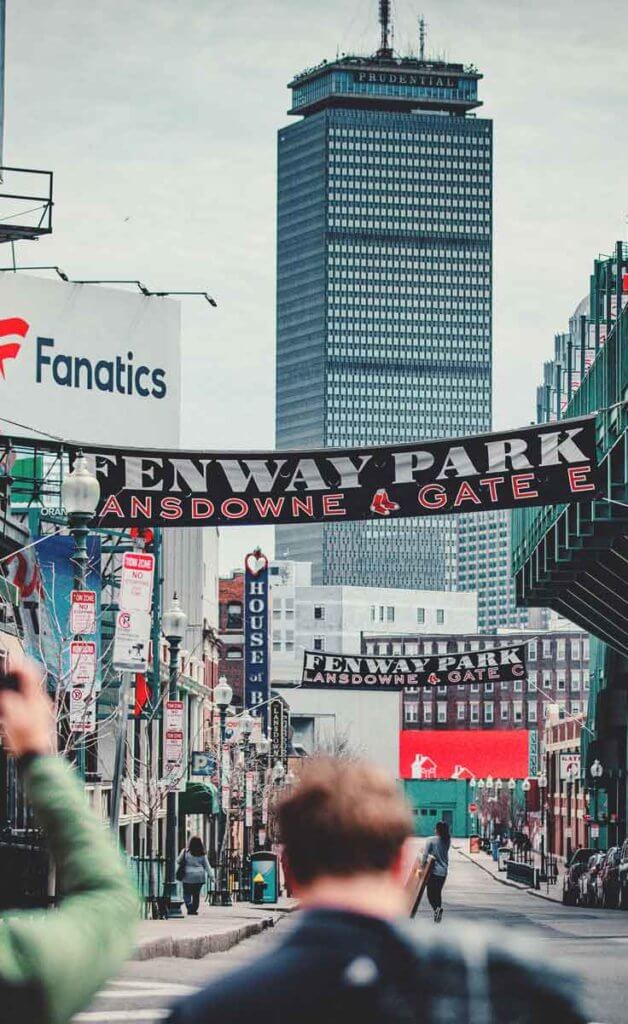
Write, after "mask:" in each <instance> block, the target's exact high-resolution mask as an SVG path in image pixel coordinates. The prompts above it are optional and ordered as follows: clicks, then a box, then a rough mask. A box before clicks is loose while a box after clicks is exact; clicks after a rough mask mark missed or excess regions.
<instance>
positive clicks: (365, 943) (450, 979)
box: [169, 758, 587, 1024]
mask: <svg viewBox="0 0 628 1024" xmlns="http://www.w3.org/2000/svg"><path fill="white" fill-rule="evenodd" d="M276 820H277V823H278V828H279V835H280V838H281V842H282V844H283V866H284V871H285V872H286V873H287V877H288V878H289V879H290V882H291V886H292V891H293V892H294V895H295V896H296V898H297V899H298V900H299V903H300V907H301V910H300V911H299V912H298V913H296V914H291V915H289V916H290V923H289V925H287V926H286V935H285V938H283V940H282V941H280V942H279V943H278V944H276V943H272V947H271V948H270V949H269V950H267V951H266V952H265V953H263V954H262V955H261V956H260V957H259V958H258V959H257V960H253V961H247V963H246V965H245V966H243V967H241V968H240V969H239V970H235V971H234V972H232V973H231V974H230V975H226V976H224V977H222V978H218V979H216V980H215V981H212V982H210V983H209V985H208V986H207V987H206V988H204V989H202V990H201V991H200V992H197V993H195V994H194V995H191V996H189V997H188V998H186V999H185V1000H183V1001H182V1002H180V1003H179V1004H178V1005H177V1006H175V1008H174V1009H173V1011H172V1015H171V1017H170V1018H169V1022H170V1024H215V1022H216V1021H220V1022H221V1024H224V1022H226V1024H250V1021H251V1020H255V1021H256V1022H257V1024H292V1022H293V1021H295V1020H298V1022H299V1024H321V1021H324V1022H325V1024H347V1022H348V1021H354V1020H356V1021H359V1022H360V1024H400V1022H405V1024H412V1022H417V1021H420V1022H421V1024H442V1022H443V1021H455V1022H456V1024H486V1022H488V1021H490V1024H513V1022H514V1021H516V1022H517V1024H538V1022H539V1021H546V1020H548V1021H549V1020H551V1022H552V1024H584V1022H585V1021H586V1020H587V1018H586V1017H585V1016H583V1014H582V1011H581V1009H580V1006H579V1004H578V996H577V987H576V986H575V985H574V980H573V978H572V976H571V974H569V973H563V971H562V970H561V969H560V968H559V967H557V966H556V964H555V962H554V961H553V959H552V958H551V957H546V958H545V959H542V957H541V955H539V954H536V951H531V950H530V949H529V947H527V948H526V947H525V946H524V948H523V949H522V948H521V943H520V944H519V946H517V944H516V943H514V944H513V940H512V936H511V935H503V934H502V933H501V932H499V930H498V929H495V928H491V930H490V932H489V931H485V930H483V929H482V928H479V927H478V926H477V924H476V923H475V922H473V924H472V925H467V924H456V925H455V926H450V928H449V929H447V928H445V929H440V930H438V932H435V930H434V929H433V928H426V927H425V926H424V925H421V924H420V923H419V922H415V921H410V920H409V916H408V915H409V907H408V897H407V894H406V892H405V875H406V871H405V867H404V865H405V863H406V862H407V861H406V860H405V859H404V857H403V856H402V851H403V847H404V844H405V842H406V840H407V839H408V838H409V837H410V835H411V834H412V817H411V814H410V810H409V808H408V806H407V804H406V803H405V801H404V799H403V796H402V794H401V793H400V792H399V790H398V789H397V786H396V783H395V780H394V779H393V778H392V777H389V776H388V775H386V774H385V773H384V772H382V771H381V770H380V769H379V768H376V767H374V766H373V765H370V764H368V763H366V762H364V761H351V760H347V759H346V758H337V759H336V758H309V759H307V761H306V762H305V763H304V765H303V768H302V769H301V771H300V772H299V779H298V781H297V782H296V784H295V785H294V786H293V787H291V789H290V792H289V793H287V794H286V795H285V796H284V797H282V798H281V800H280V802H279V804H278V806H277V809H276ZM535 954H536V955H535Z"/></svg>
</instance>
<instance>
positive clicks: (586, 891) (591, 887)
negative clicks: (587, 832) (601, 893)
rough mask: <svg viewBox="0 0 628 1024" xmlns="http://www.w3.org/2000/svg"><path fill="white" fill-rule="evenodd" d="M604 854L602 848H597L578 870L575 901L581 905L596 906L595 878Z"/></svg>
mask: <svg viewBox="0 0 628 1024" xmlns="http://www.w3.org/2000/svg"><path fill="white" fill-rule="evenodd" d="M605 856H606V854H605V853H604V851H603V850H598V851H597V852H596V853H594V854H593V855H592V856H591V857H589V859H588V861H587V862H586V864H585V866H584V869H583V870H582V871H581V872H580V875H579V878H578V896H577V902H578V903H579V904H580V906H581V907H595V906H597V899H598V890H597V880H598V876H599V873H600V868H601V867H602V865H603V863H604V858H605Z"/></svg>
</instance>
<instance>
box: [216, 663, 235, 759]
mask: <svg viewBox="0 0 628 1024" xmlns="http://www.w3.org/2000/svg"><path fill="white" fill-rule="evenodd" d="M232 700H233V690H232V689H231V687H230V686H229V683H228V682H227V677H226V676H221V677H220V679H219V680H218V685H217V686H215V687H214V704H215V705H216V707H217V708H218V714H219V716H220V746H221V748H222V746H223V745H224V742H225V735H226V729H227V708H228V707H229V705H230V704H231V701H232Z"/></svg>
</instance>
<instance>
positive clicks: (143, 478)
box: [0, 382, 598, 527]
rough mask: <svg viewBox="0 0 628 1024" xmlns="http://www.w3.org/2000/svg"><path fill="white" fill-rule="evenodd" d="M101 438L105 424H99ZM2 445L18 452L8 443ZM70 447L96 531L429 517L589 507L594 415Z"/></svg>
mask: <svg viewBox="0 0 628 1024" xmlns="http://www.w3.org/2000/svg"><path fill="white" fill-rule="evenodd" d="M0 383H1V382H0ZM16 415H17V413H16ZM22 415H23V414H22ZM48 422H51V420H49V421H48ZM120 428H121V429H122V430H123V431H124V432H125V436H129V433H131V434H134V433H135V431H134V429H130V428H129V423H128V421H127V420H126V419H125V420H124V421H123V422H121V423H120ZM105 429H106V430H110V429H111V430H113V429H114V427H113V425H111V426H110V425H109V422H108V423H107V426H106V427H105V426H103V430H105ZM116 429H117V428H116ZM7 433H8V432H7ZM73 436H74V438H76V437H77V431H75V430H73ZM78 436H80V434H79V435H78ZM8 440H9V439H8V438H7V442H8ZM10 440H11V441H12V443H13V444H14V445H20V446H22V445H24V443H25V442H24V439H23V438H20V437H12V438H11V439H10ZM0 443H1V442H0ZM74 445H75V446H76V448H78V443H77V442H76V441H75V442H74ZM65 447H66V450H67V449H70V448H71V447H72V445H66V446H65ZM39 448H40V449H41V450H42V451H45V450H51V451H57V452H58V451H59V445H55V443H54V442H45V441H42V442H41V443H40V445H39ZM81 448H82V450H83V451H84V452H85V454H86V455H87V456H88V458H89V459H90V461H91V463H92V465H93V467H94V471H95V473H96V475H97V477H98V480H99V483H100V488H101V496H100V504H99V509H98V513H97V521H98V524H99V525H101V526H106V527H118V526H145V525H154V526H198V525H203V524H206V525H208V526H247V525H259V524H264V523H312V522H316V523H320V522H334V521H342V520H344V521H348V520H377V519H380V518H390V519H398V518H402V517H404V516H435V515H446V514H449V513H451V512H477V511H482V510H488V509H500V508H516V507H517V508H520V507H525V506H526V505H527V506H530V505H555V504H563V503H568V502H573V501H579V500H584V501H590V500H591V499H592V497H593V496H594V494H595V491H596V490H597V486H598V470H597V463H596V456H595V451H596V449H595V416H586V417H582V418H579V419H571V420H562V421H560V422H559V423H544V424H539V425H536V426H531V427H522V428H521V429H520V430H510V431H502V432H500V433H497V434H480V435H477V436H475V437H467V438H455V439H449V440H442V441H425V442H416V443H415V444H403V445H388V446H386V447H383V446H379V447H375V448H346V449H340V448H329V449H322V450H320V451H309V450H305V451H300V452H299V451H286V452H261V453H260V452H250V453H246V452H230V453H217V452H199V451H188V452H174V451H160V450H157V449H150V450H149V449H136V448H122V447H118V448H112V447H103V446H98V447H96V446H93V445H89V444H83V445H81Z"/></svg>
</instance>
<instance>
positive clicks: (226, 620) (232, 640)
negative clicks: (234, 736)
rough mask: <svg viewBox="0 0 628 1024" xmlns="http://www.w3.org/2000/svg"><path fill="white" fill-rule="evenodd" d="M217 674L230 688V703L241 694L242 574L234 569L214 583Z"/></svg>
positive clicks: (237, 700) (237, 702) (236, 702)
mask: <svg viewBox="0 0 628 1024" xmlns="http://www.w3.org/2000/svg"><path fill="white" fill-rule="evenodd" d="M218 605H219V607H218V638H219V640H220V662H219V673H220V675H221V676H226V677H227V682H228V683H229V686H230V687H231V688H232V690H233V704H234V705H235V706H236V707H241V706H242V701H243V695H244V620H243V610H244V573H243V572H241V571H236V572H233V573H231V575H230V576H226V577H222V578H221V579H220V580H219V583H218Z"/></svg>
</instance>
